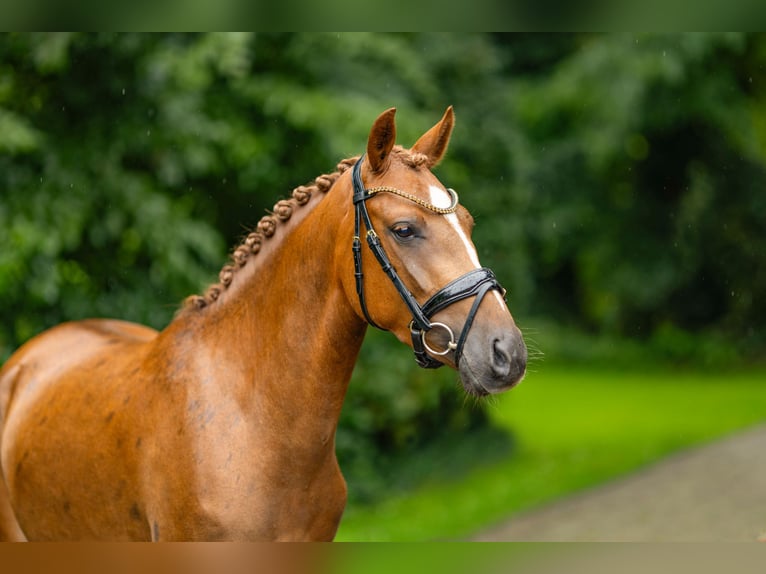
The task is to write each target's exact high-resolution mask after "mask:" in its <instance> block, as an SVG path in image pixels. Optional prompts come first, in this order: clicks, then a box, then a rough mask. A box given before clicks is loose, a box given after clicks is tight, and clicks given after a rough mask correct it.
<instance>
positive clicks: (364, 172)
mask: <svg viewBox="0 0 766 574" xmlns="http://www.w3.org/2000/svg"><path fill="white" fill-rule="evenodd" d="M395 111H396V110H395V109H390V110H388V111H386V112H384V113H383V114H381V115H380V116H379V117H378V119H377V120H376V121H375V123H374V124H373V126H372V129H371V131H370V135H369V139H368V142H367V152H366V154H365V155H364V156H363V157H362V158H360V159H359V161H357V163H356V165H355V166H354V169H353V173H352V185H353V189H354V193H353V204H354V207H353V209H350V210H349V214H350V215H349V218H348V219H349V221H350V219H351V218H353V220H354V233H353V252H354V258H353V259H354V268H353V273H352V272H351V267H350V265H349V264H348V263H347V262H348V261H349V260H350V259H351V258H350V257H349V256H348V251H345V250H344V252H343V254H342V256H341V255H340V254H339V257H340V258H341V259H342V260H343V261H345V262H346V263H344V265H343V269H344V270H345V272H344V273H343V274H342V276H343V277H344V279H343V284H344V289H345V291H346V293H347V294H348V296H349V300H350V301H351V302H352V306H353V307H354V309H355V311H356V312H357V314H358V315H359V317H360V318H363V319H364V320H366V321H367V322H368V323H370V324H371V325H373V326H376V327H379V328H381V329H384V330H387V331H391V332H392V333H394V334H395V335H396V336H397V337H398V338H399V339H400V340H401V341H402V342H404V343H406V344H407V345H409V346H411V347H412V348H413V350H414V352H415V355H416V358H417V361H418V363H419V364H420V365H421V366H423V367H427V368H435V367H439V366H442V365H445V364H446V365H448V366H450V367H452V368H455V369H457V370H458V372H459V373H460V378H461V380H462V383H463V387H464V388H465V390H466V391H467V392H468V393H470V394H473V395H477V396H483V395H487V394H490V393H498V392H501V391H504V390H507V389H509V388H511V387H513V386H514V385H515V384H517V383H518V382H519V381H520V380H521V379H522V378H523V376H524V373H525V369H526V361H527V349H526V346H525V344H524V340H523V338H522V335H521V331H520V330H519V329H518V327H517V326H516V324H515V322H514V320H513V317H512V316H511V313H510V311H509V310H508V307H507V306H506V303H505V298H504V296H505V290H504V289H503V288H502V287H501V286H500V284H499V283H498V281H497V279H496V278H495V276H494V274H493V273H492V271H490V270H489V269H486V268H483V267H482V266H481V264H480V263H479V258H478V255H477V253H476V248H475V247H474V245H473V243H472V241H471V232H472V230H473V225H474V222H473V218H472V217H471V214H470V213H469V212H468V210H467V209H466V208H465V207H463V206H462V205H460V204H459V203H458V196H457V193H456V192H455V191H453V190H452V189H449V188H447V187H445V186H444V185H442V184H441V182H440V181H439V180H438V179H437V178H436V176H434V174H433V173H432V172H431V168H433V167H434V166H436V165H437V164H438V163H439V161H440V160H441V159H442V157H443V156H444V153H445V152H446V150H447V146H448V144H449V140H450V136H451V134H452V128H453V126H454V113H453V111H452V108H451V107H450V108H448V109H447V111H446V113H445V114H444V116H443V117H442V119H441V121H439V122H438V123H437V124H436V125H435V126H433V127H432V128H431V129H430V130H428V131H427V132H426V133H425V134H423V135H422V136H421V137H420V138H419V139H418V140H417V142H416V143H415V145H413V146H412V148H411V149H409V150H406V149H404V148H402V147H401V146H398V145H395V138H396V125H395V121H394V114H395ZM347 225H349V226H350V223H348V224H347ZM365 244H366V246H365Z"/></svg>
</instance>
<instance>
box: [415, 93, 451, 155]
mask: <svg viewBox="0 0 766 574" xmlns="http://www.w3.org/2000/svg"><path fill="white" fill-rule="evenodd" d="M453 127H455V112H453V111H452V106H450V107H448V108H447V111H446V112H444V116H442V119H441V120H440V121H439V123H438V124H436V125H435V126H434V127H432V128H431V129H430V130H428V131H427V132H426V133H424V134H423V135H422V136H420V139H419V140H418V141H416V142H415V145H414V146H412V151H413V152H416V153H422V154H425V155H427V156H428V160H429V161H428V167H434V166H435V165H436V164H438V163H439V162H440V161H441V159H442V157H443V156H444V152H446V151H447V145H448V144H449V138H450V136H451V135H452V128H453Z"/></svg>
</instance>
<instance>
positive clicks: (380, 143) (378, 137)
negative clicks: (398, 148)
mask: <svg viewBox="0 0 766 574" xmlns="http://www.w3.org/2000/svg"><path fill="white" fill-rule="evenodd" d="M394 114H396V108H391V109H390V110H386V111H385V112H383V113H382V114H380V115H379V116H378V119H377V120H375V123H374V124H372V129H371V130H370V137H369V139H368V140H367V160H368V161H369V163H370V169H372V171H373V172H379V171H383V170H384V169H385V167H386V165H387V164H388V160H389V154H390V153H391V149H392V148H393V147H394V141H395V140H396V122H394Z"/></svg>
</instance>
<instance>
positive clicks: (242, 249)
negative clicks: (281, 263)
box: [181, 146, 428, 311]
mask: <svg viewBox="0 0 766 574" xmlns="http://www.w3.org/2000/svg"><path fill="white" fill-rule="evenodd" d="M392 152H393V155H396V156H397V158H398V159H399V160H400V161H402V163H404V164H405V165H407V166H408V167H411V168H414V169H420V168H421V167H425V166H427V165H428V157H427V156H425V155H423V154H419V153H410V152H409V151H408V150H405V149H404V148H402V147H401V146H395V147H394V149H393V150H392ZM358 159H359V157H358V156H357V157H351V158H347V159H344V160H343V161H341V162H340V163H339V164H338V165H337V166H336V169H337V171H335V172H333V173H329V174H323V175H320V176H318V177H317V178H315V179H314V181H313V182H312V183H309V184H307V185H301V186H298V187H296V188H295V189H294V190H293V192H292V197H291V198H290V199H282V200H280V201H278V202H277V203H276V205H274V209H273V211H272V212H269V214H268V215H264V216H263V217H262V218H261V220H260V221H259V222H258V225H256V227H255V230H254V231H252V232H250V233H249V234H248V235H247V237H245V239H244V241H243V242H242V243H240V244H239V245H238V246H237V247H236V248H235V249H234V251H233V252H232V254H231V257H230V261H229V262H228V263H227V264H226V265H224V266H223V268H222V269H221V271H220V273H219V274H218V283H214V284H213V285H211V286H210V287H208V288H207V290H206V291H205V293H204V294H203V295H190V296H189V297H187V298H186V299H185V300H184V302H183V305H182V307H181V311H186V310H200V309H204V308H205V307H208V306H209V305H211V304H212V303H214V302H215V301H216V300H218V298H219V297H220V296H221V293H223V292H224V291H225V290H226V289H227V288H228V287H229V285H231V282H232V280H233V279H234V275H235V274H236V273H237V272H238V271H239V270H240V269H242V268H243V267H244V266H245V264H246V263H247V261H248V260H249V259H250V256H252V255H257V254H258V252H260V250H261V245H262V243H263V242H264V241H265V240H267V239H269V238H270V237H272V236H273V235H274V233H275V232H276V230H277V226H278V225H279V224H280V223H284V222H286V221H288V220H289V219H290V217H291V216H292V214H293V210H294V209H295V208H297V207H302V206H304V205H306V204H307V203H308V202H309V200H310V199H311V196H312V194H313V193H314V192H317V191H319V192H321V193H327V191H328V190H329V189H330V188H331V187H332V186H333V184H334V183H335V182H336V181H337V180H338V178H339V177H340V176H341V175H342V174H343V173H344V172H345V171H346V170H348V169H349V168H351V167H353V166H354V164H355V163H356V162H357V160H358Z"/></svg>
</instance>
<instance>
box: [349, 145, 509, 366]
mask: <svg viewBox="0 0 766 574" xmlns="http://www.w3.org/2000/svg"><path fill="white" fill-rule="evenodd" d="M363 160H364V156H362V157H360V158H359V160H358V161H357V162H356V164H354V170H353V181H354V208H355V214H354V243H353V247H352V249H353V253H354V277H355V278H356V292H357V294H358V296H359V304H360V306H361V308H362V313H363V314H364V317H365V319H366V320H367V322H368V323H369V324H370V325H372V326H373V327H376V328H378V329H382V327H380V326H379V325H377V324H376V323H375V321H373V320H372V318H371V317H370V313H369V311H368V310H367V303H366V302H365V296H364V274H363V273H362V240H361V238H360V235H359V232H360V227H361V222H362V221H363V222H364V225H365V227H366V228H367V235H366V237H367V245H368V246H369V248H370V250H371V251H372V253H373V254H374V255H375V259H377V260H378V263H380V266H381V267H382V269H383V271H384V272H385V274H386V275H387V276H388V278H389V279H390V280H391V282H392V283H393V284H394V287H395V288H396V290H397V292H398V293H399V295H400V296H401V298H402V300H403V301H404V304H405V305H407V308H408V309H409V311H410V313H411V314H412V321H410V334H411V336H412V348H413V350H414V351H415V360H416V361H417V363H418V365H420V366H421V367H423V368H425V369H436V368H438V367H441V366H442V363H441V362H439V361H437V360H436V359H435V358H434V357H433V356H434V355H435V356H444V355H446V354H448V353H449V352H450V351H454V352H455V364H456V365H457V364H458V363H459V361H460V357H461V355H462V353H463V345H464V344H465V340H466V337H467V336H468V331H469V330H470V329H471V325H472V324H473V320H474V317H475V316H476V312H477V311H478V310H479V305H480V304H481V301H482V299H483V298H484V296H485V295H486V294H487V293H488V292H489V291H490V290H492V289H497V290H498V291H500V292H501V293H502V294H503V295H505V289H503V288H502V287H501V286H500V283H498V282H497V279H496V278H495V274H494V273H493V272H492V271H491V270H490V269H487V268H486V267H482V268H479V269H474V270H472V271H469V272H468V273H466V274H465V275H461V276H460V277H458V278H457V279H455V280H454V281H451V282H450V283H448V284H447V285H445V286H444V287H442V288H441V289H440V290H439V291H437V292H436V293H435V294H434V295H433V296H431V298H430V299H428V301H426V302H425V303H424V304H423V305H422V306H421V305H419V304H418V302H417V301H416V300H415V297H413V295H412V293H410V291H409V289H407V287H406V286H405V285H404V282H403V281H402V280H401V278H400V277H399V274H398V273H397V272H396V269H394V266H393V264H392V263H391V260H390V259H389V258H388V255H387V254H386V251H385V249H383V245H382V244H381V242H380V238H379V237H378V234H377V233H375V229H373V227H372V221H371V220H370V214H369V213H368V212H367V204H366V202H367V200H368V199H370V198H371V197H373V196H375V195H376V194H378V193H383V192H387V193H393V194H395V195H398V196H400V197H403V198H405V199H408V200H409V201H413V202H415V203H417V204H418V205H420V206H421V207H424V208H426V209H429V210H431V211H434V212H436V213H439V214H447V213H454V212H455V211H456V210H457V202H458V198H457V194H456V193H455V192H454V191H453V190H451V189H450V190H448V191H449V194H450V196H451V198H452V205H450V207H448V208H439V207H435V206H433V205H431V204H430V203H427V202H425V201H423V200H421V199H420V198H418V197H416V196H414V195H411V194H409V193H406V192H404V191H400V190H398V189H395V188H391V187H374V188H371V189H365V187H364V183H363V182H362V173H361V166H362V161H363ZM473 296H475V297H476V299H475V300H474V302H473V306H472V307H471V310H470V311H469V312H468V316H467V317H466V320H465V324H464V325H463V330H462V331H461V333H460V337H459V338H458V340H457V342H456V341H455V334H454V333H453V332H452V329H450V328H449V327H448V326H447V325H445V324H444V323H439V322H436V321H434V322H431V321H430V318H431V317H432V316H434V315H435V314H436V313H438V312H439V311H442V310H444V309H445V308H447V307H449V306H450V305H452V304H453V303H456V302H457V301H461V300H463V299H467V298H468V297H473ZM437 328H438V329H443V330H444V331H445V332H446V333H447V335H448V336H449V339H450V340H449V343H447V348H446V349H445V350H443V351H437V350H435V349H433V348H431V347H430V346H429V345H428V343H427V342H426V333H428V332H429V331H431V330H432V329H437Z"/></svg>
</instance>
